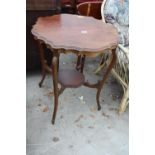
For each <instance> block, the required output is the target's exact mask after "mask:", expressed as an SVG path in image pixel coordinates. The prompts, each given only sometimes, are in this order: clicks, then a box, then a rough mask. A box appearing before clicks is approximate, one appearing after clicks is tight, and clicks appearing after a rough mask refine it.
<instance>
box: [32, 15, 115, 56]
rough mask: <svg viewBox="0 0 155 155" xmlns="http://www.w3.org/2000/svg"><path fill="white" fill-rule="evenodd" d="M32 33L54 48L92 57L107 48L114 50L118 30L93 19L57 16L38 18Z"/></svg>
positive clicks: (76, 16)
mask: <svg viewBox="0 0 155 155" xmlns="http://www.w3.org/2000/svg"><path fill="white" fill-rule="evenodd" d="M32 34H33V35H34V36H36V38H37V39H39V40H43V41H44V42H45V43H46V44H47V45H49V46H50V47H51V48H54V49H64V50H74V51H77V52H78V54H85V55H89V54H90V55H91V54H92V55H93V54H95V56H96V54H99V53H100V52H103V50H105V49H108V48H116V46H117V43H118V35H117V30H116V28H115V27H114V26H112V25H110V24H106V23H103V22H102V21H100V20H97V19H94V18H93V17H85V16H78V15H71V14H60V15H54V16H48V17H39V18H38V20H37V22H36V24H35V25H34V26H33V29H32Z"/></svg>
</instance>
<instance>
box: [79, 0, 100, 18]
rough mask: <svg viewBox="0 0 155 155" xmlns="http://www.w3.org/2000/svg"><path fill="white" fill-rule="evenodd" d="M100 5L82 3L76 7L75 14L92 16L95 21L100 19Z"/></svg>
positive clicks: (93, 2) (96, 2)
mask: <svg viewBox="0 0 155 155" xmlns="http://www.w3.org/2000/svg"><path fill="white" fill-rule="evenodd" d="M101 5H102V2H101V1H90V2H83V3H80V4H78V5H77V12H78V14H79V15H83V16H92V17H94V18H96V19H102V16H101Z"/></svg>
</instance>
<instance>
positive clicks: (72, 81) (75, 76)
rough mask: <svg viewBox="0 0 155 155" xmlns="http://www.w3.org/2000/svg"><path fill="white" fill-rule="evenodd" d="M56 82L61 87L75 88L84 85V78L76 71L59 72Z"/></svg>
mask: <svg viewBox="0 0 155 155" xmlns="http://www.w3.org/2000/svg"><path fill="white" fill-rule="evenodd" d="M58 81H59V83H60V84H61V85H62V86H63V87H67V88H76V87H79V86H81V85H83V84H84V82H85V77H84V75H83V74H82V73H80V72H78V71H77V70H75V69H74V70H73V69H72V70H71V69H65V70H59V74H58Z"/></svg>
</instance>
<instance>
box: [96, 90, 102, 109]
mask: <svg viewBox="0 0 155 155" xmlns="http://www.w3.org/2000/svg"><path fill="white" fill-rule="evenodd" d="M100 92H101V89H98V90H97V94H96V101H97V109H98V110H101V105H100V100H99V98H100Z"/></svg>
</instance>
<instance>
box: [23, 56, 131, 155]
mask: <svg viewBox="0 0 155 155" xmlns="http://www.w3.org/2000/svg"><path fill="white" fill-rule="evenodd" d="M98 60H99V58H96V59H93V58H87V59H86V65H85V70H84V73H85V76H86V79H88V80H89V81H90V82H92V83H93V82H95V81H97V80H99V79H100V78H101V77H102V74H100V75H94V74H93V71H94V69H95V68H96V67H97V62H98ZM75 62H76V57H75V56H74V55H62V56H61V59H60V67H61V68H73V67H74V66H75ZM40 78H41V75H40V73H39V72H38V73H27V86H26V88H27V94H26V100H27V105H26V112H27V115H26V119H27V120H26V122H27V125H26V126H27V135H26V137H27V155H128V154H129V153H128V152H129V110H128V108H127V110H126V112H125V113H124V114H123V115H120V116H119V115H118V113H117V108H118V106H119V102H120V99H121V96H122V94H123V92H122V88H121V86H120V85H119V84H118V83H117V82H116V80H115V79H114V78H113V77H112V76H110V77H109V79H108V80H107V82H106V83H105V85H104V87H103V90H102V92H101V97H100V101H101V107H102V109H101V110H100V111H97V106H96V90H95V89H91V88H87V87H84V86H82V87H79V88H76V89H66V90H65V91H64V93H63V94H62V95H61V96H60V98H59V108H58V113H57V118H56V123H55V125H52V124H51V116H52V112H53V93H52V87H53V86H52V77H51V75H48V76H47V77H46V79H45V81H44V84H43V87H42V88H39V87H38V82H39V80H40Z"/></svg>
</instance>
